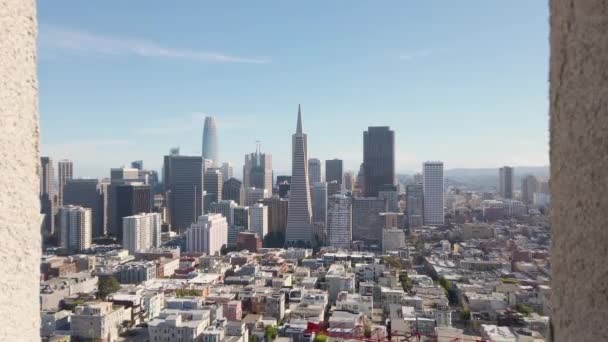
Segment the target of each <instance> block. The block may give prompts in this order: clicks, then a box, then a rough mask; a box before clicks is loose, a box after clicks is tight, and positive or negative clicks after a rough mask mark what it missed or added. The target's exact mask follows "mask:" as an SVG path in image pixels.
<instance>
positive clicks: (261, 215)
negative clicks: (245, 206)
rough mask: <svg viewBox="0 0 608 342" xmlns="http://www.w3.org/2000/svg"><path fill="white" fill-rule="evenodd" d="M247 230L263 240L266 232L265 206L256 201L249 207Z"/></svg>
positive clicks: (266, 217) (266, 216) (266, 215)
mask: <svg viewBox="0 0 608 342" xmlns="http://www.w3.org/2000/svg"><path fill="white" fill-rule="evenodd" d="M249 231H250V232H252V233H255V234H257V235H258V236H259V237H260V239H262V240H264V237H266V235H267V234H268V207H267V206H265V205H263V204H261V203H257V204H254V205H252V206H251V207H249Z"/></svg>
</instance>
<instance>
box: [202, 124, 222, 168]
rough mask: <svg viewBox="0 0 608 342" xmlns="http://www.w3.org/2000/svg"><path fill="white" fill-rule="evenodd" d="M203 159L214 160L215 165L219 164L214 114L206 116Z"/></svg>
mask: <svg viewBox="0 0 608 342" xmlns="http://www.w3.org/2000/svg"><path fill="white" fill-rule="evenodd" d="M203 159H208V160H211V161H212V165H213V166H216V167H217V166H219V159H218V155H217V127H216V126H215V118H214V117H213V116H207V117H205V127H204V128H203Z"/></svg>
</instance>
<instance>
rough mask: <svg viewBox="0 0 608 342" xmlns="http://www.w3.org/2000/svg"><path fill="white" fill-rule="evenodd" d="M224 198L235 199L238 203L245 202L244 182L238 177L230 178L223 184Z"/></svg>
mask: <svg viewBox="0 0 608 342" xmlns="http://www.w3.org/2000/svg"><path fill="white" fill-rule="evenodd" d="M222 199H225V200H233V201H234V202H235V203H236V204H239V205H241V204H243V203H244V202H245V191H244V189H243V183H242V182H241V181H240V180H238V179H236V178H234V177H233V178H229V179H228V180H227V181H225V182H224V185H223V186H222Z"/></svg>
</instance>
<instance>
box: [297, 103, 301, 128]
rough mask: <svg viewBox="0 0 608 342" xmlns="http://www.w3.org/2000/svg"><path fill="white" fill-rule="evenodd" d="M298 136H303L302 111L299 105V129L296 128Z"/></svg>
mask: <svg viewBox="0 0 608 342" xmlns="http://www.w3.org/2000/svg"><path fill="white" fill-rule="evenodd" d="M296 134H302V111H301V108H300V105H299V104H298V127H297V128H296Z"/></svg>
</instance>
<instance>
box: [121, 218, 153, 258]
mask: <svg viewBox="0 0 608 342" xmlns="http://www.w3.org/2000/svg"><path fill="white" fill-rule="evenodd" d="M122 227H123V228H122V229H123V234H122V236H123V238H122V245H123V248H124V249H126V250H128V251H129V254H132V255H134V254H135V253H136V252H139V251H145V250H148V249H150V248H152V247H160V244H161V242H160V235H161V219H160V214H159V213H142V214H138V215H133V216H127V217H123V219H122Z"/></svg>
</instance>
